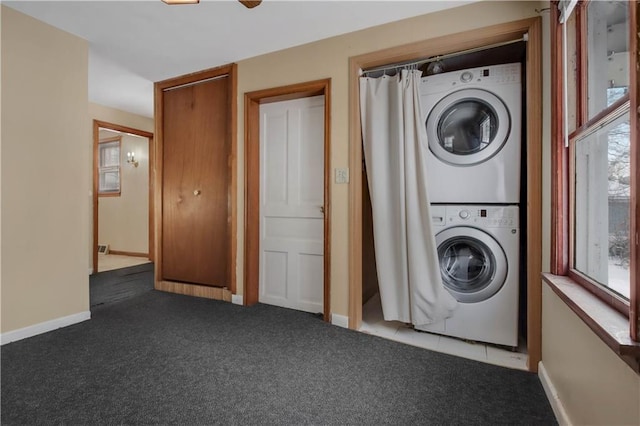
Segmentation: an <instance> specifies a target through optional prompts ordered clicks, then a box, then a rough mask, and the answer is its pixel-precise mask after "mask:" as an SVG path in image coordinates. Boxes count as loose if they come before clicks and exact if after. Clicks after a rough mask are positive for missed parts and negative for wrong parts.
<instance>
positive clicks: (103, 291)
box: [89, 263, 153, 307]
mask: <svg viewBox="0 0 640 426" xmlns="http://www.w3.org/2000/svg"><path fill="white" fill-rule="evenodd" d="M151 290H153V263H144V264H142V265H136V266H130V267H128V268H121V269H114V270H112V271H105V272H99V273H97V274H93V275H91V276H90V277H89V300H90V302H91V306H92V307H93V306H97V305H102V304H104V303H112V302H119V301H122V300H124V299H129V298H131V297H134V296H137V295H139V294H142V293H146V292H148V291H151Z"/></svg>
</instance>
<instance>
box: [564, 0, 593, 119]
mask: <svg viewBox="0 0 640 426" xmlns="http://www.w3.org/2000/svg"><path fill="white" fill-rule="evenodd" d="M587 5H588V2H579V3H578V4H577V6H576V8H575V13H576V26H577V28H576V47H575V49H576V56H577V58H576V63H577V64H578V66H579V67H580V68H579V70H578V74H577V75H576V78H577V79H578V84H577V85H576V89H577V92H578V93H576V103H577V105H576V118H577V119H578V122H577V123H576V128H579V127H580V126H581V125H582V124H583V123H586V122H587V121H588V120H589V102H588V101H587V99H588V96H589V85H588V83H589V75H588V64H587V60H588V56H587V43H586V41H585V39H586V36H587ZM556 22H557V21H556Z"/></svg>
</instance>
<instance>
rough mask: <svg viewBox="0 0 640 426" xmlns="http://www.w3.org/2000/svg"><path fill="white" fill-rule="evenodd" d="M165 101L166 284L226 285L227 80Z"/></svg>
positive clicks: (180, 91)
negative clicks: (170, 282) (171, 282)
mask: <svg viewBox="0 0 640 426" xmlns="http://www.w3.org/2000/svg"><path fill="white" fill-rule="evenodd" d="M163 96H164V110H163V114H164V126H163V135H164V143H163V159H162V161H163V191H162V214H163V221H162V255H163V257H162V279H164V280H174V281H181V282H188V283H197V284H204V285H211V286H226V285H228V284H229V283H228V268H229V255H230V253H229V247H228V244H229V189H228V188H229V183H230V176H229V163H228V162H229V151H230V146H229V135H230V129H229V123H230V116H229V79H228V78H227V77H224V78H218V79H215V80H209V81H205V82H202V83H197V84H193V85H189V86H184V87H179V88H175V89H170V90H166V91H165V92H164V94H163Z"/></svg>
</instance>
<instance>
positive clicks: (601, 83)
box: [552, 0, 639, 340]
mask: <svg viewBox="0 0 640 426" xmlns="http://www.w3.org/2000/svg"><path fill="white" fill-rule="evenodd" d="M569 3H571V6H573V4H575V3H576V2H575V1H569V0H564V1H560V2H553V5H554V7H557V8H558V9H560V10H559V11H557V10H554V15H555V17H554V19H553V20H552V21H553V22H554V25H555V30H554V31H553V34H554V35H555V37H556V42H555V43H554V44H553V46H554V51H555V52H554V58H553V60H554V63H555V64H556V65H555V66H554V70H556V71H558V70H560V71H561V74H562V76H563V78H561V79H559V80H560V81H559V82H558V83H557V86H556V89H555V90H554V98H555V99H554V101H553V103H554V105H555V106H556V110H555V111H556V112H555V113H554V114H553V120H554V123H553V126H552V127H553V128H554V129H555V132H554V140H555V142H556V144H557V147H556V150H555V152H554V154H555V161H554V165H555V167H558V169H559V170H558V172H557V173H554V179H555V185H554V187H555V188H557V189H558V194H556V195H555V200H554V201H555V203H554V204H555V208H554V215H555V216H554V228H555V229H554V230H552V232H555V233H556V235H555V244H554V247H553V250H554V258H555V259H554V262H553V268H554V269H555V271H554V273H556V274H557V275H567V276H568V277H569V278H571V279H572V280H573V281H575V282H577V283H578V284H580V285H582V286H584V287H585V288H587V289H588V290H589V291H591V292H592V293H593V294H595V295H597V296H598V297H600V298H601V299H602V300H604V301H605V302H606V303H608V304H609V305H611V306H612V307H614V308H615V309H617V310H618V311H620V312H622V313H623V314H625V315H627V316H630V318H631V320H630V322H631V335H632V338H634V339H635V340H638V335H637V323H636V324H634V321H635V320H634V319H633V318H634V316H635V314H634V315H630V311H631V313H633V312H636V308H635V307H637V297H638V296H637V295H638V290H639V285H638V283H637V282H635V281H637V280H635V281H634V280H632V278H631V277H635V276H636V275H635V269H636V268H637V263H636V262H635V261H634V257H635V252H636V247H635V238H631V236H632V235H636V231H637V230H636V229H635V226H636V225H635V220H632V218H633V215H634V214H636V213H635V211H636V206H635V204H633V201H634V194H635V191H636V190H637V185H638V183H639V182H638V180H637V177H636V178H634V176H636V174H635V173H634V172H633V171H634V170H635V167H636V164H635V162H634V160H633V158H634V155H635V150H636V149H637V147H636V141H635V140H633V139H632V132H631V128H632V126H634V125H635V120H632V119H631V115H630V108H631V101H632V96H635V92H634V85H635V83H632V81H635V75H634V76H632V75H631V69H632V66H631V65H632V64H630V58H632V57H633V55H631V50H632V49H635V48H636V46H635V43H634V45H633V46H630V40H631V33H632V31H631V26H630V22H633V27H634V30H635V19H633V21H632V20H631V17H632V13H635V5H632V3H634V2H628V1H606V2H603V1H578V2H577V4H576V5H575V9H574V10H573V13H571V14H570V15H569V16H566V15H568V13H565V11H564V10H563V9H564V8H567V6H568V5H569ZM558 18H560V19H558ZM559 20H562V21H566V22H564V23H560V22H559ZM633 32H634V31H633ZM633 69H634V70H635V65H634V66H633ZM632 77H634V78H633V79H632ZM561 105H562V107H560V106H561ZM632 212H634V213H633V214H632Z"/></svg>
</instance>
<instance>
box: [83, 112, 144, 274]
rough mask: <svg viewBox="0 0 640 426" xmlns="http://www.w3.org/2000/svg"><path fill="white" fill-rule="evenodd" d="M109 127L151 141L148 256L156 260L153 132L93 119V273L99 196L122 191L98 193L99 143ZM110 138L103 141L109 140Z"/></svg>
mask: <svg viewBox="0 0 640 426" xmlns="http://www.w3.org/2000/svg"><path fill="white" fill-rule="evenodd" d="M101 128H102V129H109V130H114V131H116V132H122V133H131V134H133V135H137V136H140V137H143V138H147V140H148V141H149V142H148V143H149V255H148V256H147V257H148V258H149V260H150V261H152V262H153V261H154V257H155V256H154V251H155V250H154V239H155V227H154V214H153V209H152V208H151V206H153V204H154V187H153V182H154V170H153V167H152V165H153V164H154V163H153V160H154V141H153V133H151V132H147V131H145V130H140V129H134V128H133V127H128V126H122V125H120V124H114V123H109V122H106V121H102V120H93V197H92V198H93V254H92V263H93V273H94V274H95V273H97V272H98V229H99V228H98V220H99V217H98V198H99V197H108V196H120V193H118V194H117V195H115V194H114V195H111V194H98V155H99V153H98V144H99V143H100V129H101ZM116 138H122V137H121V136H116ZM109 139H113V138H108V139H104V140H103V141H105V142H106V141H108V140H109ZM120 189H122V183H121V184H120Z"/></svg>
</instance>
